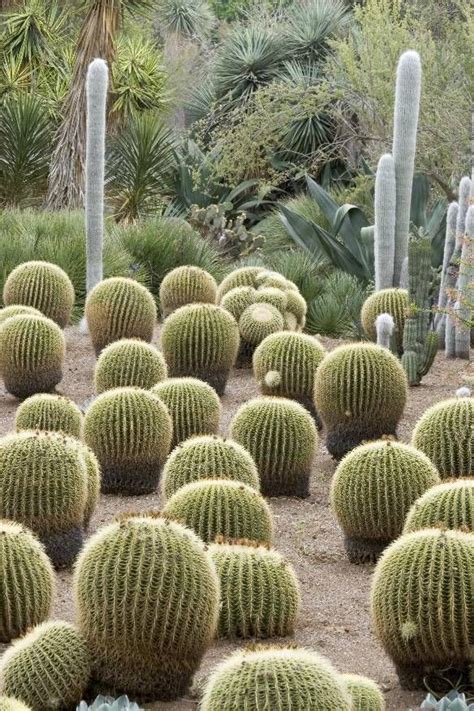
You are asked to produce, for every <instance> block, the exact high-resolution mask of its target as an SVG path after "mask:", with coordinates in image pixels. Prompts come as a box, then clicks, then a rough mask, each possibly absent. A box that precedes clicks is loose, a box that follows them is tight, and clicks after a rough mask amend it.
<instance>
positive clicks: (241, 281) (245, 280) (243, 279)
mask: <svg viewBox="0 0 474 711" xmlns="http://www.w3.org/2000/svg"><path fill="white" fill-rule="evenodd" d="M263 271H264V270H263V268H262V267H241V268H240V269H235V270H234V271H233V272H231V273H230V274H228V275H227V276H226V277H224V279H223V280H222V281H221V283H220V284H219V287H218V289H217V303H218V304H220V303H221V301H222V299H223V297H224V294H227V292H228V291H230V290H231V289H235V288H236V287H238V286H252V287H253V288H254V289H256V288H257V281H256V279H257V276H258V275H259V274H260V273H261V272H263Z"/></svg>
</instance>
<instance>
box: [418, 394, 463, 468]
mask: <svg viewBox="0 0 474 711" xmlns="http://www.w3.org/2000/svg"><path fill="white" fill-rule="evenodd" d="M412 444H413V445H414V446H415V447H416V448H417V449H420V450H421V451H422V452H424V453H425V454H426V455H427V456H428V457H429V458H430V459H431V461H432V462H433V464H434V465H435V467H436V468H437V469H438V471H439V473H440V475H441V478H442V479H444V478H448V479H449V478H451V477H469V476H473V475H474V398H473V397H456V398H451V399H449V400H443V401H442V402H438V403H436V405H433V406H432V407H429V408H428V409H427V410H426V411H425V412H424V413H423V415H422V416H421V417H420V419H419V420H418V422H417V423H416V425H415V429H414V432H413V437H412Z"/></svg>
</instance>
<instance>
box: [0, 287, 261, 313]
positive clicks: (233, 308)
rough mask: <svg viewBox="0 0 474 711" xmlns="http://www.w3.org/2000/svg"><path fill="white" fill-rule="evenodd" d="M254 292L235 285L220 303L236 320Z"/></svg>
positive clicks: (255, 292)
mask: <svg viewBox="0 0 474 711" xmlns="http://www.w3.org/2000/svg"><path fill="white" fill-rule="evenodd" d="M256 294H257V291H256V290H255V289H254V288H253V286H237V287H235V289H231V290H230V291H228V292H227V293H226V294H224V296H223V297H222V300H221V304H220V305H221V306H222V308H223V309H226V311H228V312H229V313H231V314H232V316H233V317H234V318H235V320H236V321H238V320H239V318H240V317H241V316H242V314H243V313H244V311H245V309H246V308H247V307H248V306H251V304H254V303H255V296H256ZM0 313H1V312H0Z"/></svg>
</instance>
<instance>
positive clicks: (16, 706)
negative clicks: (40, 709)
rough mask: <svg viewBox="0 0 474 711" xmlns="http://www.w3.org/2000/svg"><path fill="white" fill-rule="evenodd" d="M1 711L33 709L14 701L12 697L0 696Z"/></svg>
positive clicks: (29, 710) (28, 710) (21, 702)
mask: <svg viewBox="0 0 474 711" xmlns="http://www.w3.org/2000/svg"><path fill="white" fill-rule="evenodd" d="M0 711H31V707H29V706H25V704H24V703H23V701H18V699H12V698H11V696H10V697H8V696H0Z"/></svg>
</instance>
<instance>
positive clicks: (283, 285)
mask: <svg viewBox="0 0 474 711" xmlns="http://www.w3.org/2000/svg"><path fill="white" fill-rule="evenodd" d="M255 283H256V284H257V287H259V288H260V287H262V288H264V289H265V288H269V287H270V288H275V289H283V291H287V290H290V291H291V290H294V291H298V287H297V286H296V284H294V283H293V282H292V281H290V280H289V279H287V278H286V277H284V276H283V274H280V273H279V272H272V271H269V270H267V269H264V270H263V271H261V272H260V273H259V274H257V276H256V278H255Z"/></svg>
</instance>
